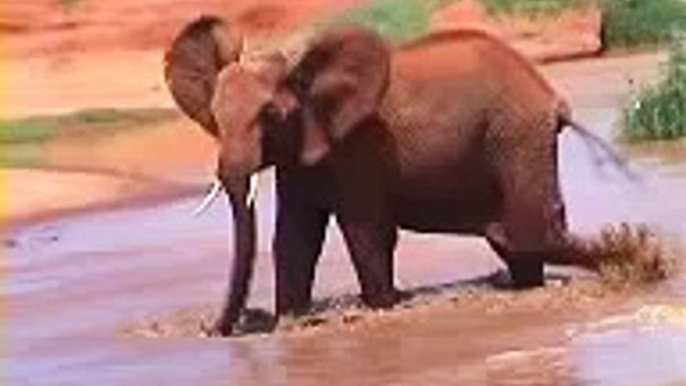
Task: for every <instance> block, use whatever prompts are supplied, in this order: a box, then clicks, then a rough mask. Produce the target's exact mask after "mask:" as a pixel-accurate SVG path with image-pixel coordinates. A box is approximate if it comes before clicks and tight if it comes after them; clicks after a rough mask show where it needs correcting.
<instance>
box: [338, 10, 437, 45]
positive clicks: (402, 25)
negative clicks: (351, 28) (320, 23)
mask: <svg viewBox="0 0 686 386" xmlns="http://www.w3.org/2000/svg"><path fill="white" fill-rule="evenodd" d="M438 3H439V1H436V0H433V1H426V0H370V1H368V2H366V3H364V4H363V5H361V6H359V7H355V8H352V9H350V10H348V11H345V12H343V13H342V14H339V15H336V16H334V17H333V18H332V19H331V20H329V22H331V23H340V22H352V23H355V24H360V25H363V26H366V27H369V28H372V29H374V30H376V31H378V32H379V33H380V34H381V35H383V36H385V37H386V38H388V39H390V40H391V41H392V42H393V43H396V44H399V43H403V42H407V41H409V40H412V39H416V38H419V37H421V36H423V35H425V34H426V33H427V32H428V30H429V26H430V21H431V14H432V13H433V11H434V8H435V6H436V5H437V4H438Z"/></svg>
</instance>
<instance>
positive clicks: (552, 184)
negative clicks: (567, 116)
mask: <svg viewBox="0 0 686 386" xmlns="http://www.w3.org/2000/svg"><path fill="white" fill-rule="evenodd" d="M513 123H514V124H513ZM509 124H510V125H509V126H507V125H500V126H496V127H494V128H493V130H492V133H490V135H489V138H488V139H487V146H488V155H489V157H490V160H491V162H492V166H493V170H494V172H495V176H496V178H497V183H498V186H499V188H500V192H501V195H502V207H501V216H500V224H499V225H498V226H490V227H489V228H490V229H488V230H487V232H486V233H487V238H488V239H489V242H490V243H491V245H492V246H493V247H494V249H495V250H496V252H497V253H498V254H499V255H500V256H501V258H502V259H503V260H504V261H505V263H506V264H507V266H508V269H509V270H510V274H511V276H512V279H513V281H514V286H515V287H517V288H528V287H534V286H540V285H542V284H543V283H544V280H543V279H544V278H543V263H544V262H545V261H548V260H551V255H552V254H554V253H555V251H556V249H559V245H561V244H562V243H563V240H564V239H565V237H566V220H565V213H564V205H563V204H562V197H561V193H560V188H559V182H558V164H557V136H556V133H557V130H556V119H555V117H554V116H553V115H549V114H542V115H541V116H538V117H536V119H527V120H526V121H519V122H509Z"/></svg>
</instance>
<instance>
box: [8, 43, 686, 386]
mask: <svg viewBox="0 0 686 386" xmlns="http://www.w3.org/2000/svg"><path fill="white" fill-rule="evenodd" d="M656 61H657V57H656V56H655V55H640V56H634V57H630V58H606V59H600V60H587V61H582V62H576V63H569V64H557V65H552V66H548V67H546V68H545V69H544V71H545V72H546V74H548V75H549V76H550V77H551V79H553V81H554V82H555V83H556V85H558V87H559V88H560V89H561V90H562V91H563V92H564V93H566V94H567V95H568V96H569V98H570V100H571V102H572V105H573V106H574V107H575V110H576V112H577V118H578V120H579V121H581V122H583V123H584V124H586V125H587V126H589V127H592V128H593V129H594V130H596V131H597V132H598V133H599V134H601V135H602V136H603V137H605V138H609V137H610V133H611V128H612V125H613V124H614V122H615V121H616V120H617V118H618V106H620V105H621V104H622V103H624V101H626V98H627V95H628V93H629V91H630V90H631V89H632V87H634V86H631V84H630V83H632V82H641V81H642V80H646V79H653V78H654V77H655V74H656V65H655V63H656ZM630 79H631V80H632V82H630V81H629V80H630ZM561 143H562V146H561V151H560V159H561V165H562V166H561V168H562V172H561V174H562V181H563V189H564V194H565V197H566V200H567V202H568V213H569V216H570V223H571V224H570V225H571V227H572V228H573V229H574V230H575V231H578V232H581V233H593V232H596V231H597V230H598V229H599V228H600V227H602V226H603V225H604V224H607V223H616V222H620V221H630V222H648V223H651V224H653V225H654V226H657V227H659V228H660V229H662V230H664V231H665V232H668V233H670V234H672V235H674V236H676V237H678V238H680V239H681V240H682V241H683V240H686V221H685V220H684V219H686V200H684V194H686V147H685V145H684V144H683V143H682V144H670V145H650V146H644V147H641V148H635V149H631V150H630V151H629V154H630V155H631V166H632V167H633V169H634V170H635V171H636V172H637V173H638V174H640V176H641V182H639V183H634V182H631V181H628V180H627V179H626V178H624V177H623V176H622V175H620V174H618V173H617V172H616V170H614V169H613V168H612V167H601V168H598V167H596V166H595V165H594V163H593V161H592V158H591V157H590V155H589V153H588V151H587V149H586V147H585V146H584V143H583V142H582V141H581V140H580V138H579V137H578V136H577V135H575V134H574V133H571V132H566V133H564V134H563V135H562V136H561ZM262 180H263V181H262V182H263V183H262V186H263V188H264V189H263V190H262V191H261V193H260V196H259V197H258V208H259V213H260V218H259V230H260V231H259V236H260V238H259V245H260V251H261V253H260V256H259V258H258V269H257V274H256V280H255V282H254V288H253V293H252V298H251V307H257V308H266V309H270V307H271V306H272V284H273V283H272V273H271V272H272V271H271V269H272V268H271V263H270V258H269V254H268V251H269V243H270V239H271V234H272V227H271V223H272V221H273V216H274V202H273V201H274V200H273V187H272V185H271V184H270V183H269V182H271V181H270V177H269V176H265V177H264V178H263V179H262ZM199 200H200V197H191V198H184V199H178V200H175V201H163V202H158V203H155V204H146V205H145V206H142V207H141V206H137V207H134V208H123V209H116V210H110V211H100V212H93V213H85V214H79V215H73V216H68V217H62V218H57V219H54V220H50V221H44V222H40V223H34V224H31V225H22V226H17V227H14V228H10V229H9V232H8V235H7V238H6V239H5V248H6V250H7V251H9V259H5V260H3V262H2V264H3V269H4V270H5V272H9V274H8V275H6V284H5V285H4V286H3V287H2V289H3V292H2V294H1V296H2V301H3V304H6V305H7V315H9V318H8V319H7V323H8V326H7V328H6V331H7V332H8V336H7V343H8V344H6V345H5V346H4V350H5V351H4V355H3V358H2V361H3V362H4V366H3V367H4V369H5V372H6V374H7V382H6V383H3V384H8V385H26V386H29V385H64V386H77V385H84V386H95V385H208V386H209V385H321V384H328V385H339V384H340V385H578V386H582V385H583V386H590V385H607V386H615V385H617V386H625V385H637V386H638V385H642V386H643V385H650V386H668V385H686V277H685V276H684V275H677V276H676V277H674V278H673V279H670V280H669V281H666V282H664V283H662V284H660V285H659V286H657V287H656V288H638V289H634V290H631V291H626V292H611V291H609V290H606V289H604V288H603V287H601V286H599V285H598V284H597V282H596V281H594V280H593V278H592V277H589V276H588V275H586V274H583V273H580V272H574V271H554V270H551V272H550V278H551V279H550V280H549V281H550V284H551V285H549V286H547V287H546V288H544V289H540V290H534V291H527V292H524V293H513V292H510V291H507V290H503V289H496V288H494V287H493V286H490V285H488V283H489V282H490V281H489V280H488V279H485V278H486V277H488V276H489V275H491V274H493V273H494V272H495V271H497V270H498V269H499V268H500V263H499V262H498V261H497V260H496V258H495V256H494V255H493V253H491V252H490V251H489V249H488V248H487V247H486V245H485V243H484V242H483V241H481V240H479V239H469V238H461V237H448V236H427V235H416V234H409V233H402V234H401V239H400V245H399V250H398V253H397V254H398V258H397V260H398V264H397V282H398V283H399V285H400V286H401V287H402V288H405V289H415V290H416V292H419V293H426V294H428V295H426V296H425V298H426V300H425V301H424V302H418V303H415V304H411V305H407V306H405V307H399V309H397V310H393V311H389V312H379V313H372V312H369V311H366V312H365V311H354V310H352V311H346V312H347V314H346V315H347V316H344V317H341V318H338V319H336V318H332V320H333V319H336V320H334V321H333V322H331V321H329V322H327V320H323V321H322V320H319V321H317V320H313V322H312V323H311V324H312V325H311V326H309V327H307V326H305V327H302V326H301V327H298V328H293V329H283V330H281V329H280V330H279V331H278V332H276V333H273V334H250V335H246V336H242V337H236V338H230V339H218V338H205V337H201V336H199V332H200V328H199V327H198V326H199V324H200V321H199V320H200V319H201V318H202V317H206V316H207V315H208V314H211V313H212V312H216V307H218V306H219V304H220V302H221V299H222V296H223V292H224V289H225V285H226V277H227V274H228V272H227V271H228V263H229V262H228V261H227V260H228V259H227V252H228V251H227V249H228V246H227V245H228V241H229V240H228V236H227V231H228V230H230V228H231V221H230V218H229V216H228V214H227V207H226V206H227V204H226V202H221V203H216V204H215V205H214V206H213V207H212V208H211V210H210V211H209V212H208V213H207V214H205V215H204V216H202V217H199V218H191V217H190V212H191V211H192V209H193V207H194V206H195V205H196V204H197V203H198V202H199ZM329 236H330V237H329V238H328V240H327V245H326V250H325V255H324V256H323V258H322V261H321V263H320V266H319V270H318V273H317V284H316V288H315V293H316V297H317V298H319V299H321V298H331V297H333V298H340V297H341V296H343V297H345V296H349V295H350V294H354V293H356V292H357V285H356V282H355V279H354V275H353V272H352V268H351V264H350V262H349V260H348V258H347V254H346V252H345V249H344V247H343V244H342V242H341V238H340V236H339V235H338V233H337V231H336V230H335V229H334V228H333V227H332V229H331V231H330V235H329ZM569 277H572V280H571V281H569V283H568V281H567V280H566V279H567V278H569ZM203 315H204V316H203ZM324 319H326V318H324Z"/></svg>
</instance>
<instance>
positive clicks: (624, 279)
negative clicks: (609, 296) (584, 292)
mask: <svg viewBox="0 0 686 386" xmlns="http://www.w3.org/2000/svg"><path fill="white" fill-rule="evenodd" d="M588 253H589V254H590V256H591V258H592V259H593V260H594V261H596V262H597V267H598V271H599V272H600V274H601V277H602V278H603V280H604V281H605V282H606V283H607V284H609V285H611V286H613V287H627V286H631V285H637V284H652V283H656V282H659V281H662V280H665V279H667V278H669V277H670V276H672V275H673V274H674V273H675V272H676V269H677V263H678V261H677V256H678V255H679V253H678V248H676V243H671V242H668V241H667V240H666V238H665V237H664V236H661V235H660V234H659V233H658V232H656V231H654V230H653V229H651V227H650V226H648V225H645V224H634V225H632V224H627V223H621V224H619V225H609V226H606V227H605V228H604V229H602V230H601V232H600V234H599V235H598V236H597V238H596V239H593V240H589V241H588Z"/></svg>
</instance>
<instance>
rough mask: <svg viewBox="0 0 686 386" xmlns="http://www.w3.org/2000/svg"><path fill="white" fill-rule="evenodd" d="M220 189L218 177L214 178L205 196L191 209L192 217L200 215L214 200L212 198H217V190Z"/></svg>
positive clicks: (219, 190)
mask: <svg viewBox="0 0 686 386" xmlns="http://www.w3.org/2000/svg"><path fill="white" fill-rule="evenodd" d="M221 190H222V184H221V182H220V181H219V180H218V179H215V180H214V181H213V182H212V186H211V187H210V191H209V192H208V193H207V194H206V195H205V198H204V199H203V200H202V202H201V203H200V205H198V207H197V208H195V210H194V211H193V217H198V216H200V215H201V214H202V213H203V212H204V211H205V210H207V208H209V206H210V205H211V204H212V203H213V202H214V200H216V199H217V197H218V196H219V192H221Z"/></svg>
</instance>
